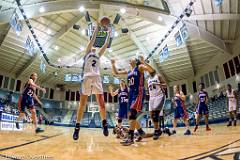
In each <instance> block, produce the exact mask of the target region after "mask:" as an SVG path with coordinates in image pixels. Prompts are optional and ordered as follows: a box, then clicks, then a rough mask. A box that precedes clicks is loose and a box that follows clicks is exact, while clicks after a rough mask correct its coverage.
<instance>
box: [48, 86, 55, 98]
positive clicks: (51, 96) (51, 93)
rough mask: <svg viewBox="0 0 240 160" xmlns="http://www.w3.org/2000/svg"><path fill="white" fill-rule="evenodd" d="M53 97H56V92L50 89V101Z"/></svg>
mask: <svg viewBox="0 0 240 160" xmlns="http://www.w3.org/2000/svg"><path fill="white" fill-rule="evenodd" d="M53 96H54V90H53V89H52V88H51V89H50V97H49V98H50V99H53Z"/></svg>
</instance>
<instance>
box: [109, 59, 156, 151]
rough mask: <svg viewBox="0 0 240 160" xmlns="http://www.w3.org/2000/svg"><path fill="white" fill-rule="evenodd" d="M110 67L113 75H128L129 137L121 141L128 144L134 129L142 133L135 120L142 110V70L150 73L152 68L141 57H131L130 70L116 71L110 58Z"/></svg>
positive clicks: (131, 141) (130, 142)
mask: <svg viewBox="0 0 240 160" xmlns="http://www.w3.org/2000/svg"><path fill="white" fill-rule="evenodd" d="M111 63H112V69H113V74H114V75H128V84H129V88H130V90H129V101H128V105H129V108H130V113H129V117H128V118H129V125H130V128H129V137H128V138H127V139H126V140H125V141H124V142H122V144H123V145H125V146H128V145H131V144H133V143H134V130H135V129H137V130H138V132H139V134H140V139H141V136H142V135H144V134H145V133H144V131H143V130H142V128H141V126H140V123H139V122H138V121H137V114H138V112H140V111H141V110H142V101H143V95H144V71H148V72H149V73H152V72H153V71H154V70H152V68H149V67H148V66H146V65H144V64H142V63H143V58H141V60H138V59H137V60H136V59H131V60H130V63H129V64H130V67H131V70H130V71H129V72H128V71H126V70H123V71H118V70H117V68H116V66H115V60H111Z"/></svg>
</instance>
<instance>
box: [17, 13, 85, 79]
mask: <svg viewBox="0 0 240 160" xmlns="http://www.w3.org/2000/svg"><path fill="white" fill-rule="evenodd" d="M82 17H84V15H78V16H76V17H74V18H73V19H72V20H71V21H70V22H68V24H67V25H65V26H63V27H62V28H61V30H59V31H58V32H57V33H56V34H55V35H54V36H53V37H52V38H51V39H50V40H48V41H47V42H46V43H45V44H44V45H43V49H44V50H45V52H47V50H48V49H49V48H50V47H51V45H53V44H54V43H55V42H56V41H57V40H58V39H60V38H62V37H63V36H64V35H65V34H66V33H67V32H69V31H70V30H71V29H72V26H73V25H74V24H75V23H77V22H78V21H80V20H81V19H82ZM37 55H38V54H37V53H36V54H35V55H34V56H33V57H32V58H31V59H30V60H29V61H28V62H27V63H26V65H24V66H23V67H22V68H21V69H20V70H19V71H18V72H17V73H16V78H18V77H19V76H21V74H22V73H23V72H24V71H25V70H26V69H27V68H28V67H29V66H31V65H32V64H33V63H34V61H35V60H36V59H37V57H38V56H37Z"/></svg>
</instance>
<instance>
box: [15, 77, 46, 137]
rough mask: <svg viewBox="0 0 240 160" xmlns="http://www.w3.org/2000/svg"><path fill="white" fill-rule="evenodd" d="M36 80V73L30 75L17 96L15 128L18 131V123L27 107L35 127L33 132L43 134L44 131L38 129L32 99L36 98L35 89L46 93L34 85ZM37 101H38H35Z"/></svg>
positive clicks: (43, 89)
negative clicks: (17, 111)
mask: <svg viewBox="0 0 240 160" xmlns="http://www.w3.org/2000/svg"><path fill="white" fill-rule="evenodd" d="M36 80H37V74H36V73H33V74H31V76H30V78H29V80H28V82H27V83H26V85H25V88H24V90H23V92H22V94H21V95H20V96H19V99H18V109H19V112H20V114H19V116H18V118H17V122H16V127H17V129H20V126H19V121H20V120H22V119H23V118H24V117H25V112H26V107H27V108H28V109H29V110H30V112H31V115H32V120H33V123H34V125H35V132H36V133H40V132H43V131H44V130H43V129H41V128H39V127H38V122H37V115H36V109H35V107H34V98H35V97H36V94H35V91H36V89H39V90H42V91H43V93H46V90H45V88H41V87H40V86H38V85H36V84H35V82H36ZM37 101H39V100H38V99H37Z"/></svg>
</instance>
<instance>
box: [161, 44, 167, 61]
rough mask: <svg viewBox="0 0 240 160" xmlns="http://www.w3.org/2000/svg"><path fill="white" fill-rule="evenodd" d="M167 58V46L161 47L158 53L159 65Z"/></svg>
mask: <svg viewBox="0 0 240 160" xmlns="http://www.w3.org/2000/svg"><path fill="white" fill-rule="evenodd" d="M168 56H169V50H168V47H167V45H166V46H165V47H163V49H162V51H161V52H160V57H159V58H160V63H162V62H164V61H165V60H166V59H167V58H168Z"/></svg>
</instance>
